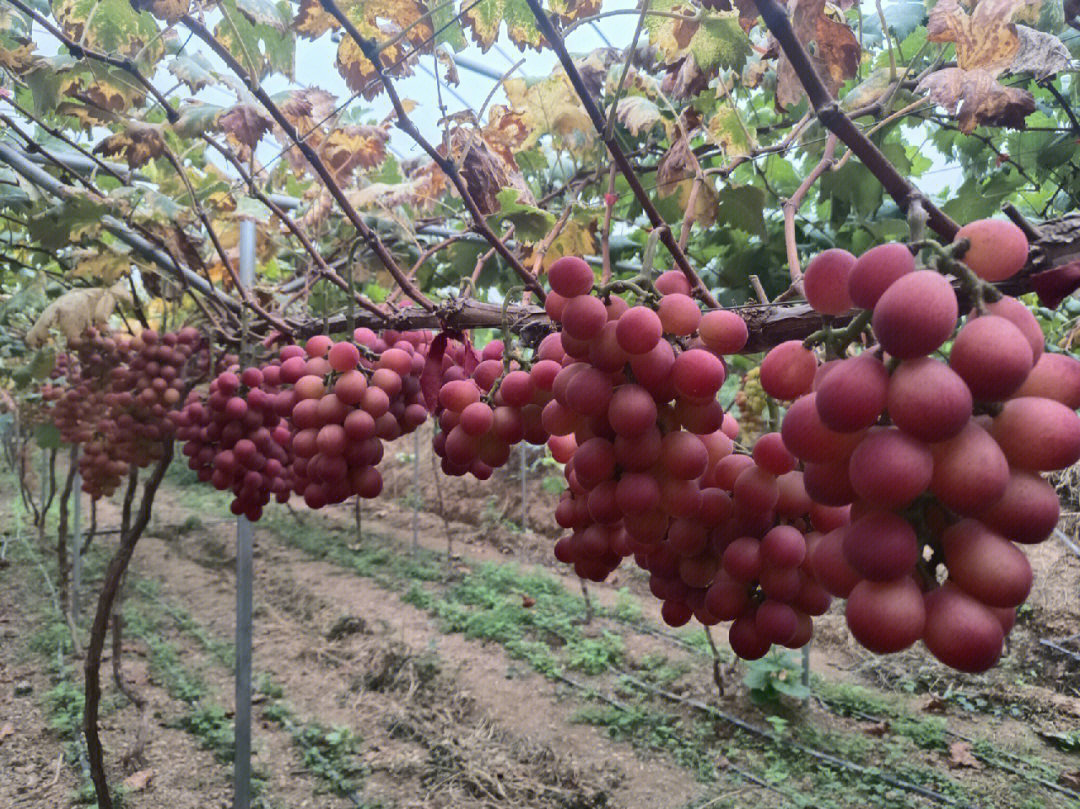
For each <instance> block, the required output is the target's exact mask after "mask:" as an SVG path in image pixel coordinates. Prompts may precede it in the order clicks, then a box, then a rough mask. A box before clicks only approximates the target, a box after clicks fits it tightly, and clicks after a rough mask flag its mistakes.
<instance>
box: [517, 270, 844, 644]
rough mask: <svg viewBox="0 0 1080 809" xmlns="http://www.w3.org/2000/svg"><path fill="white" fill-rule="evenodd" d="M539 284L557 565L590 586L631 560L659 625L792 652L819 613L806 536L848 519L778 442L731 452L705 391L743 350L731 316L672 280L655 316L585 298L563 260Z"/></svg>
mask: <svg viewBox="0 0 1080 809" xmlns="http://www.w3.org/2000/svg"><path fill="white" fill-rule="evenodd" d="M550 280H551V286H552V290H553V292H552V294H551V295H550V296H549V297H548V301H547V307H548V312H549V314H551V315H552V317H553V318H555V319H556V320H558V321H560V322H561V323H562V332H561V334H559V335H556V336H555V337H554V338H548V340H546V341H545V343H543V344H541V346H540V349H539V351H538V353H537V356H538V357H539V358H540V359H539V361H538V362H536V363H535V364H534V365H533V368H532V370H531V371H530V375H536V376H538V380H537V384H538V386H540V387H542V388H544V389H549V390H550V391H551V394H552V399H551V401H549V402H548V403H547V404H546V405H545V406H544V409H543V411H542V422H543V426H544V428H545V429H546V430H547V431H548V432H549V433H551V435H552V438H551V439H550V441H549V446H550V448H551V452H552V455H553V456H554V457H555V459H556V460H559V461H563V462H564V463H565V474H566V478H567V483H568V487H569V488H568V490H567V492H566V493H565V494H564V495H563V497H562V499H561V500H560V502H559V504H558V506H557V508H556V512H555V518H556V520H557V521H558V523H559V525H560V526H562V527H564V528H566V529H568V530H569V531H571V533H570V534H569V535H568V536H566V537H563V538H562V539H560V540H559V541H558V542H557V543H556V545H555V555H556V558H558V559H559V560H560V561H562V562H565V563H567V564H571V565H573V566H574V569H575V571H576V572H577V573H578V575H580V576H582V577H583V578H588V579H594V580H601V579H603V578H605V577H606V576H607V575H608V574H609V573H610V572H611V571H612V570H613V569H614V568H615V567H616V566H617V565H618V564H619V563H620V562H621V560H622V559H623V558H626V557H630V556H632V557H633V559H634V561H635V563H636V564H637V565H638V566H639V567H641V568H643V569H645V570H647V571H648V572H649V586H650V589H651V591H652V592H653V594H654V595H655V596H656V597H657V598H659V599H661V600H662V601H663V606H662V608H661V614H662V616H663V618H664V620H665V621H666V622H667V623H669V624H671V625H673V626H679V625H682V624H685V623H686V622H688V621H689V620H690V619H691V618H696V619H697V620H698V621H699V622H700V623H702V624H705V625H713V624H717V623H719V622H721V621H733V623H732V626H731V630H730V634H729V637H730V640H731V644H732V648H733V649H735V651H736V653H738V654H739V655H741V656H743V657H748V658H756V657H760V656H762V655H764V654H765V653H766V652H767V651H768V649H769V648H770V646H771V645H772V644H774V643H775V644H781V645H787V646H790V647H793V648H794V647H798V646H801V645H803V644H805V643H806V642H807V641H808V640H809V639H810V635H811V633H812V620H811V616H813V615H820V614H822V613H823V612H824V611H825V610H826V609H827V608H828V606H829V603H830V598H829V595H828V593H827V592H826V591H825V590H824V589H823V588H822V587H821V586H820V585H819V584H818V583H817V582H816V581H815V580H814V578H813V576H812V575H811V573H810V570H809V567H808V563H807V561H806V559H807V538H808V536H809V537H810V539H811V540H812V539H814V538H816V534H815V533H814V531H813V528H814V526H815V525H817V526H819V527H820V528H821V529H822V530H831V529H833V528H835V527H837V526H838V525H840V524H841V523H842V522H843V521H844V520H845V519H846V514H845V513H843V512H842V511H840V510H836V509H831V508H827V507H820V506H815V505H814V504H813V503H812V502H811V501H810V499H809V497H808V496H807V494H806V491H805V489H804V487H803V484H802V473H801V472H800V471H797V470H796V469H795V464H796V462H795V458H794V457H793V456H792V455H791V453H790V452H788V450H787V449H786V448H785V447H784V445H783V441H782V440H781V437H780V435H779V434H776V433H772V434H768V435H766V436H763V437H762V438H761V439H760V440H759V441H758V442H757V444H756V445H755V449H754V454H753V456H750V455H745V454H735V453H734V452H733V449H734V444H733V439H734V438H735V437H736V436H737V435H738V430H739V425H738V424H737V423H736V422H735V420H734V419H733V418H731V416H729V415H726V414H725V413H724V412H723V410H722V408H721V407H720V404H719V403H718V402H717V400H716V395H717V392H718V391H719V389H720V386H721V385H722V384H723V382H724V378H725V375H726V370H725V366H724V362H723V359H722V357H723V355H724V354H730V353H734V352H737V351H739V350H740V349H741V348H742V347H743V346H744V345H745V342H746V338H747V331H746V325H745V323H744V322H743V320H742V319H741V318H739V317H738V316H737V315H735V314H733V313H731V312H721V311H717V312H709V313H706V314H704V315H703V314H702V313H701V310H700V309H699V307H698V305H697V303H696V302H695V301H694V299H693V298H692V297H690V286H689V284H688V283H687V282H686V279H685V277H684V276H683V275H682V274H681V273H677V272H669V273H665V274H663V275H661V276H660V277H659V278H658V279H657V281H656V289H657V291H658V292H659V293H660V297H659V300H658V301H657V302H656V308H655V309H653V308H651V307H649V306H645V305H639V306H633V307H631V306H629V305H628V304H626V302H625V301H623V300H621V299H619V298H615V297H609V298H608V299H607V301H606V302H605V301H604V300H602V299H601V298H600V297H597V296H593V295H591V294H590V292H591V290H592V272H591V271H590V270H589V269H588V266H587V265H585V264H584V262H582V261H580V260H578V259H560V260H559V261H558V262H556V263H555V264H554V265H552V267H551V272H550ZM545 363H547V364H548V366H547V367H545ZM815 512H816V513H815Z"/></svg>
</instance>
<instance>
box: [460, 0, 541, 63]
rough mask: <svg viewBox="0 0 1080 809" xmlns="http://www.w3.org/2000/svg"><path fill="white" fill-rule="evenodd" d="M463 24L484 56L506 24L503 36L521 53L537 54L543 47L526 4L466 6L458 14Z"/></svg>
mask: <svg viewBox="0 0 1080 809" xmlns="http://www.w3.org/2000/svg"><path fill="white" fill-rule="evenodd" d="M461 19H462V22H464V24H465V26H466V27H467V28H468V29H469V31H470V33H471V35H472V38H473V42H475V43H476V44H477V45H479V46H480V50H481V51H483V52H484V53H487V51H488V50H490V48H491V46H492V45H494V44H495V40H496V39H498V36H499V28H500V27H501V26H502V24H503V22H505V23H506V35H507V36H508V37H509V38H510V41H511V42H513V43H514V44H515V45H517V46H518V48H520V49H521V50H524V49H525V48H533V49H535V50H540V49H541V48H542V47H543V46H544V43H545V40H544V36H543V34H541V33H540V29H539V28H537V27H536V17H534V16H533V13H532V10H531V9H530V8H529V5H528V3H526V2H525V0H480V2H478V3H475V4H473V3H472V2H469V3H468V4H467V6H466V8H465V9H464V11H463V12H462V14H461Z"/></svg>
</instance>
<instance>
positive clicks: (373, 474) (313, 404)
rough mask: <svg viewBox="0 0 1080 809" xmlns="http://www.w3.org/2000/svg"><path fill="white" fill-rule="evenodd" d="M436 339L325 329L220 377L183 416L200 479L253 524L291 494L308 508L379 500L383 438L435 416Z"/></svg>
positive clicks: (182, 432)
mask: <svg viewBox="0 0 1080 809" xmlns="http://www.w3.org/2000/svg"><path fill="white" fill-rule="evenodd" d="M429 338H430V336H429V335H428V334H427V333H425V332H405V333H399V332H384V333H383V335H382V336H379V335H376V334H375V332H373V331H371V330H370V329H366V328H359V329H356V331H355V332H354V334H353V341H352V342H349V341H340V342H334V341H333V340H332V339H331V338H329V337H326V336H324V335H317V336H315V337H312V338H310V339H309V340H308V341H307V343H306V344H305V345H304V346H298V345H288V346H285V347H284V348H282V349H281V352H280V354H279V358H278V359H277V360H275V361H274V362H271V363H268V364H265V365H263V366H261V367H256V366H252V367H248V368H245V369H244V370H243V371H240V369H239V367H234V368H232V369H230V370H228V371H226V372H225V373H222V374H220V375H219V376H218V377H217V378H216V379H215V380H214V381H213V382H212V383H211V384H210V387H209V390H208V392H207V393H206V394H205V395H202V394H193V395H191V396H190V397H189V399H188V401H187V403H186V405H185V408H184V410H183V411H182V412H181V413H179V414H177V416H176V417H175V420H176V422H177V424H178V426H179V428H180V432H179V435H180V437H181V438H183V439H184V440H185V441H186V442H187V443H186V444H185V445H184V453H185V454H186V455H187V456H188V457H189V458H190V460H189V466H191V468H192V469H195V470H196V472H197V473H198V475H199V477H200V479H201V480H205V481H209V482H211V483H212V484H213V485H214V486H215V487H216V488H218V489H221V490H230V491H232V492H233V495H234V499H233V502H232V504H231V509H232V511H233V513H235V514H244V515H245V516H247V518H248V519H250V520H252V521H255V520H258V519H259V518H260V517H261V516H262V509H263V506H265V505H266V504H267V503H268V502H269V501H270V498H271V497H273V498H275V499H276V500H277V501H278V502H286V501H287V500H288V499H289V496H290V494H291V493H292V492H296V493H297V494H299V495H300V496H302V497H303V498H304V502H305V503H306V504H307V506H308V507H309V508H322V507H323V506H326V505H328V504H333V503H341V502H343V501H344V500H346V499H347V498H349V497H351V496H352V495H354V494H355V495H359V496H361V497H365V498H373V497H377V496H378V495H379V493H380V492H381V491H382V477H381V475H380V474H379V471H378V469H377V468H376V465H377V464H378V463H379V461H381V460H382V457H383V441H391V440H393V439H395V438H397V437H398V436H400V435H404V434H406V433H409V432H412V431H413V430H415V429H416V428H417V427H418V426H420V425H421V424H423V423H424V421H425V420H426V419H427V409H426V408H425V407H424V404H423V398H422V395H421V390H420V382H419V375H420V373H421V371H422V369H423V367H424V362H425V357H426V348H427V345H428V343H429V341H430V339H429Z"/></svg>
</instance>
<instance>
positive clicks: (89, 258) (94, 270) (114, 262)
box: [72, 249, 131, 284]
mask: <svg viewBox="0 0 1080 809" xmlns="http://www.w3.org/2000/svg"><path fill="white" fill-rule="evenodd" d="M130 269H131V257H130V256H128V255H126V254H121V253H114V252H113V251H112V250H101V249H95V250H86V251H82V252H80V253H78V254H77V255H76V257H75V259H74V270H73V271H72V275H73V276H75V277H76V278H93V279H94V280H96V281H98V282H100V283H103V284H112V283H115V282H116V281H117V280H118V279H119V278H120V277H122V276H126V275H127V274H128V271H129V270H130Z"/></svg>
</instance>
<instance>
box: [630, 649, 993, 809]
mask: <svg viewBox="0 0 1080 809" xmlns="http://www.w3.org/2000/svg"><path fill="white" fill-rule="evenodd" d="M612 671H613V672H615V673H617V674H620V675H621V676H623V677H625V678H626V679H628V680H629V681H630V682H632V683H634V684H635V685H637V686H638V687H640V688H644V689H645V690H647V691H652V692H653V693H655V694H657V695H659V696H661V697H663V698H664V699H667V700H670V701H672V702H676V703H679V704H681V705H688V706H690V707H691V708H695V709H696V710H699V711H701V712H703V713H706V714H708V715H710V716H712V717H714V718H716V719H720V720H722V721H724V722H727V723H728V724H731V725H734V726H735V727H737V728H739V730H742V731H745V732H746V733H750V734H752V735H754V736H759V737H761V738H763V739H765V740H766V741H768V742H770V743H772V744H775V745H778V746H783V747H787V748H790V749H792V750H795V751H797V752H799V753H802V754H803V755H807V756H810V757H811V758H813V759H816V760H817V761H821V762H822V763H824V764H827V765H829V766H830V767H834V768H836V769H840V770H848V771H849V772H855V773H858V774H859V775H863V776H867V777H870V778H876V779H878V780H879V781H882V782H884V783H886V784H889V785H891V786H894V787H898V788H900V789H904V790H907V791H908V792H912V793H914V794H916V795H921V796H922V797H924V798H928V799H929V800H932V801H935V802H937V803H943V804H946V805H948V806H961V807H971V809H975V807H976V805H975V804H970V803H960V802H959V801H956V800H954V799H952V798H950V797H949V796H948V795H943V794H941V793H940V792H936V791H935V790H932V789H929V788H927V787H923V786H919V785H918V784H913V783H911V782H910V781H905V780H904V779H902V778H893V777H892V776H891V775H886V774H884V773H881V772H878V771H877V770H875V769H873V768H870V767H864V766H862V765H861V764H856V763H855V762H854V761H848V760H847V759H845V758H840V757H839V756H834V755H832V754H831V753H823V752H821V751H820V750H815V749H814V748H812V747H807V746H806V745H803V744H800V743H799V742H795V741H789V740H783V741H781V740H779V739H777V738H776V736H775V734H774V733H772V732H771V731H769V730H766V729H765V728H762V727H758V726H757V725H754V724H752V723H750V722H747V721H746V720H744V719H740V718H739V717H737V716H734V715H732V714H729V713H727V712H725V711H721V710H720V709H719V708H715V707H713V706H712V705H709V704H707V703H704V702H702V701H700V700H697V699H693V698H692V697H681V696H679V695H678V694H673V693H672V692H670V691H666V690H664V689H663V688H657V687H656V686H654V685H652V684H651V683H647V682H645V681H644V680H640V679H638V678H637V677H635V676H634V675H632V674H630V673H629V672H626V671H622V670H620V669H616V668H612Z"/></svg>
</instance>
